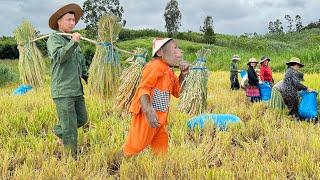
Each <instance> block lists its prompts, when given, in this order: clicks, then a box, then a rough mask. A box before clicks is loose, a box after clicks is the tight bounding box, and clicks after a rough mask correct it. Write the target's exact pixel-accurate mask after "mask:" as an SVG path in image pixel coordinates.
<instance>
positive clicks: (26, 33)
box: [14, 21, 45, 88]
mask: <svg viewBox="0 0 320 180" xmlns="http://www.w3.org/2000/svg"><path fill="white" fill-rule="evenodd" d="M14 37H15V39H16V41H17V44H18V50H19V71H20V79H21V80H22V83H23V84H26V85H31V86H33V87H35V88H37V87H41V86H42V85H43V84H44V78H45V76H44V75H45V63H44V60H43V56H42V54H41V52H40V50H39V49H38V48H37V46H36V44H35V42H33V41H32V39H34V38H35V37H36V30H35V28H34V27H33V26H32V24H31V23H29V22H28V21H23V22H22V24H21V26H19V27H18V28H17V29H16V30H15V31H14Z"/></svg>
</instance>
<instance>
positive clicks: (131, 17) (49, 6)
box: [0, 0, 320, 36]
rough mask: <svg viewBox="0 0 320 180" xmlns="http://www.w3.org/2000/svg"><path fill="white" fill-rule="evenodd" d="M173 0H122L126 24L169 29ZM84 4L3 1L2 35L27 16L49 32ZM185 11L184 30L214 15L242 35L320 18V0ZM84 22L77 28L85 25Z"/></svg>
mask: <svg viewBox="0 0 320 180" xmlns="http://www.w3.org/2000/svg"><path fill="white" fill-rule="evenodd" d="M168 1H169V0H120V3H121V5H122V6H123V8H124V19H125V20H126V21H127V24H126V27H127V28H133V29H142V28H152V29H158V30H165V28H164V24H165V23H164V19H163V13H164V9H165V5H166V3H167V2H168ZM72 2H74V3H78V4H79V5H80V6H82V4H83V2H84V0H73V1H72V0H0V36H2V35H6V36H8V35H12V32H13V30H14V29H15V28H16V27H17V26H18V25H19V24H20V23H21V21H22V20H23V19H27V20H29V21H31V23H32V24H33V25H34V26H35V27H36V29H37V30H39V31H40V32H41V33H49V32H51V30H50V29H49V27H48V19H49V17H50V15H51V14H52V13H53V12H54V11H56V10H57V9H58V8H59V7H61V6H63V5H64V4H68V3H72ZM178 3H179V8H180V11H181V13H182V26H181V28H180V30H181V31H188V30H192V31H199V27H200V26H201V25H202V24H203V21H204V18H205V17H206V16H207V15H209V16H212V17H213V24H214V29H215V31H216V32H218V33H223V34H236V35H240V34H243V33H245V32H247V33H253V32H257V33H259V34H263V33H265V32H266V31H267V26H268V22H269V21H270V20H275V19H276V18H279V19H280V20H281V21H282V22H285V20H284V16H285V14H289V15H291V17H294V16H295V15H296V14H299V15H301V17H302V22H303V25H306V24H308V23H309V22H311V21H317V20H318V19H320V10H319V8H320V0H178ZM84 26H85V24H84V23H83V22H80V23H79V24H78V25H77V28H83V27H84Z"/></svg>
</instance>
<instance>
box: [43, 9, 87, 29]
mask: <svg viewBox="0 0 320 180" xmlns="http://www.w3.org/2000/svg"><path fill="white" fill-rule="evenodd" d="M68 12H73V13H74V17H75V21H76V22H75V23H76V24H77V23H78V21H79V19H80V18H81V16H82V15H83V11H82V9H81V7H80V6H79V5H78V4H74V3H71V4H67V5H65V6H63V7H62V8H60V9H59V10H57V11H56V12H55V13H53V14H52V15H51V17H50V19H49V27H50V28H51V29H53V30H58V20H59V19H60V18H61V17H62V16H63V15H65V14H67V13H68Z"/></svg>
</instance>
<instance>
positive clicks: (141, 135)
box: [123, 112, 169, 156]
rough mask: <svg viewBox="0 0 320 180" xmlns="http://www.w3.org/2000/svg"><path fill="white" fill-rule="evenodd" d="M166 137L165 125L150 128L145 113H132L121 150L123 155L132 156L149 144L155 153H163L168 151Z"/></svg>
mask: <svg viewBox="0 0 320 180" xmlns="http://www.w3.org/2000/svg"><path fill="white" fill-rule="evenodd" d="M168 139H169V137H168V133H167V130H166V127H165V125H162V124H161V125H160V127H158V128H151V127H150V126H149V124H148V122H147V119H146V116H145V114H144V113H141V112H140V113H139V114H137V115H133V118H132V121H131V126H130V130H129V134H128V137H127V140H126V143H125V144H124V148H123V152H124V155H125V156H133V155H136V154H138V153H139V152H141V151H143V150H144V149H145V148H146V147H148V146H149V145H150V147H151V149H152V151H153V152H154V153H155V154H157V155H159V154H165V153H166V152H167V151H168Z"/></svg>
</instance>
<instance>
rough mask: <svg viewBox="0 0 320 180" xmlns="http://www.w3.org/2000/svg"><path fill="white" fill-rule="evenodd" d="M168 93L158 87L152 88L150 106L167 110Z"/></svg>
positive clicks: (163, 110)
mask: <svg viewBox="0 0 320 180" xmlns="http://www.w3.org/2000/svg"><path fill="white" fill-rule="evenodd" d="M169 98H170V93H169V92H166V91H161V90H159V89H154V90H153V97H152V107H153V109H155V110H156V111H161V112H167V111H168V107H169Z"/></svg>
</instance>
